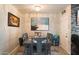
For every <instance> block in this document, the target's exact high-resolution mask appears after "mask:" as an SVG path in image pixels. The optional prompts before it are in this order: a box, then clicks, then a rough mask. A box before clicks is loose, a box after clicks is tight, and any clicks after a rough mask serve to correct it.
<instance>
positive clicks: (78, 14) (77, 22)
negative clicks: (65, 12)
mask: <svg viewBox="0 0 79 59" xmlns="http://www.w3.org/2000/svg"><path fill="white" fill-rule="evenodd" d="M76 25H77V26H79V10H77V15H76Z"/></svg>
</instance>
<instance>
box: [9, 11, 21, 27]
mask: <svg viewBox="0 0 79 59" xmlns="http://www.w3.org/2000/svg"><path fill="white" fill-rule="evenodd" d="M19 24H20V18H19V17H17V16H15V15H13V14H12V13H10V12H8V26H12V27H19Z"/></svg>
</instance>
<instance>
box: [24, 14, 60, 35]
mask: <svg viewBox="0 0 79 59" xmlns="http://www.w3.org/2000/svg"><path fill="white" fill-rule="evenodd" d="M31 17H49V30H48V31H39V32H42V35H44V36H45V35H47V34H46V33H47V32H51V33H52V34H59V31H58V30H59V15H58V14H53V13H38V14H36V13H30V14H29V13H26V14H25V32H27V33H28V34H29V35H30V36H32V35H34V31H31Z"/></svg>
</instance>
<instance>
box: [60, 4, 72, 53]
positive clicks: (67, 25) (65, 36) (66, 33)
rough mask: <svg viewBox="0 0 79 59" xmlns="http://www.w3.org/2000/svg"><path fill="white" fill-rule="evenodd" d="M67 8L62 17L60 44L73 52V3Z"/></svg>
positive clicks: (69, 51)
mask: <svg viewBox="0 0 79 59" xmlns="http://www.w3.org/2000/svg"><path fill="white" fill-rule="evenodd" d="M65 10H66V12H65V13H64V14H61V17H60V18H61V19H60V24H61V25H60V29H61V30H60V45H61V47H62V48H64V49H65V50H66V51H67V52H68V53H69V54H71V5H69V6H67V7H66V8H65Z"/></svg>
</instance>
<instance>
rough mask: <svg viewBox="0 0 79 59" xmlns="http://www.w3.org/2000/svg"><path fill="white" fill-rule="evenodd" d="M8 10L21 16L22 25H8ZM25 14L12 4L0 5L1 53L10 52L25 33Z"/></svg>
mask: <svg viewBox="0 0 79 59" xmlns="http://www.w3.org/2000/svg"><path fill="white" fill-rule="evenodd" d="M8 12H11V13H12V14H14V15H16V16H18V17H20V27H10V26H8ZM22 16H23V15H22V14H21V13H19V12H18V10H17V9H16V8H15V7H14V6H12V5H0V53H2V54H3V53H5V52H7V53H9V52H11V51H12V50H13V49H14V48H15V47H16V46H17V45H18V38H19V37H20V36H21V34H22V33H23V31H22V30H23V25H24V19H23V17H22Z"/></svg>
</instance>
